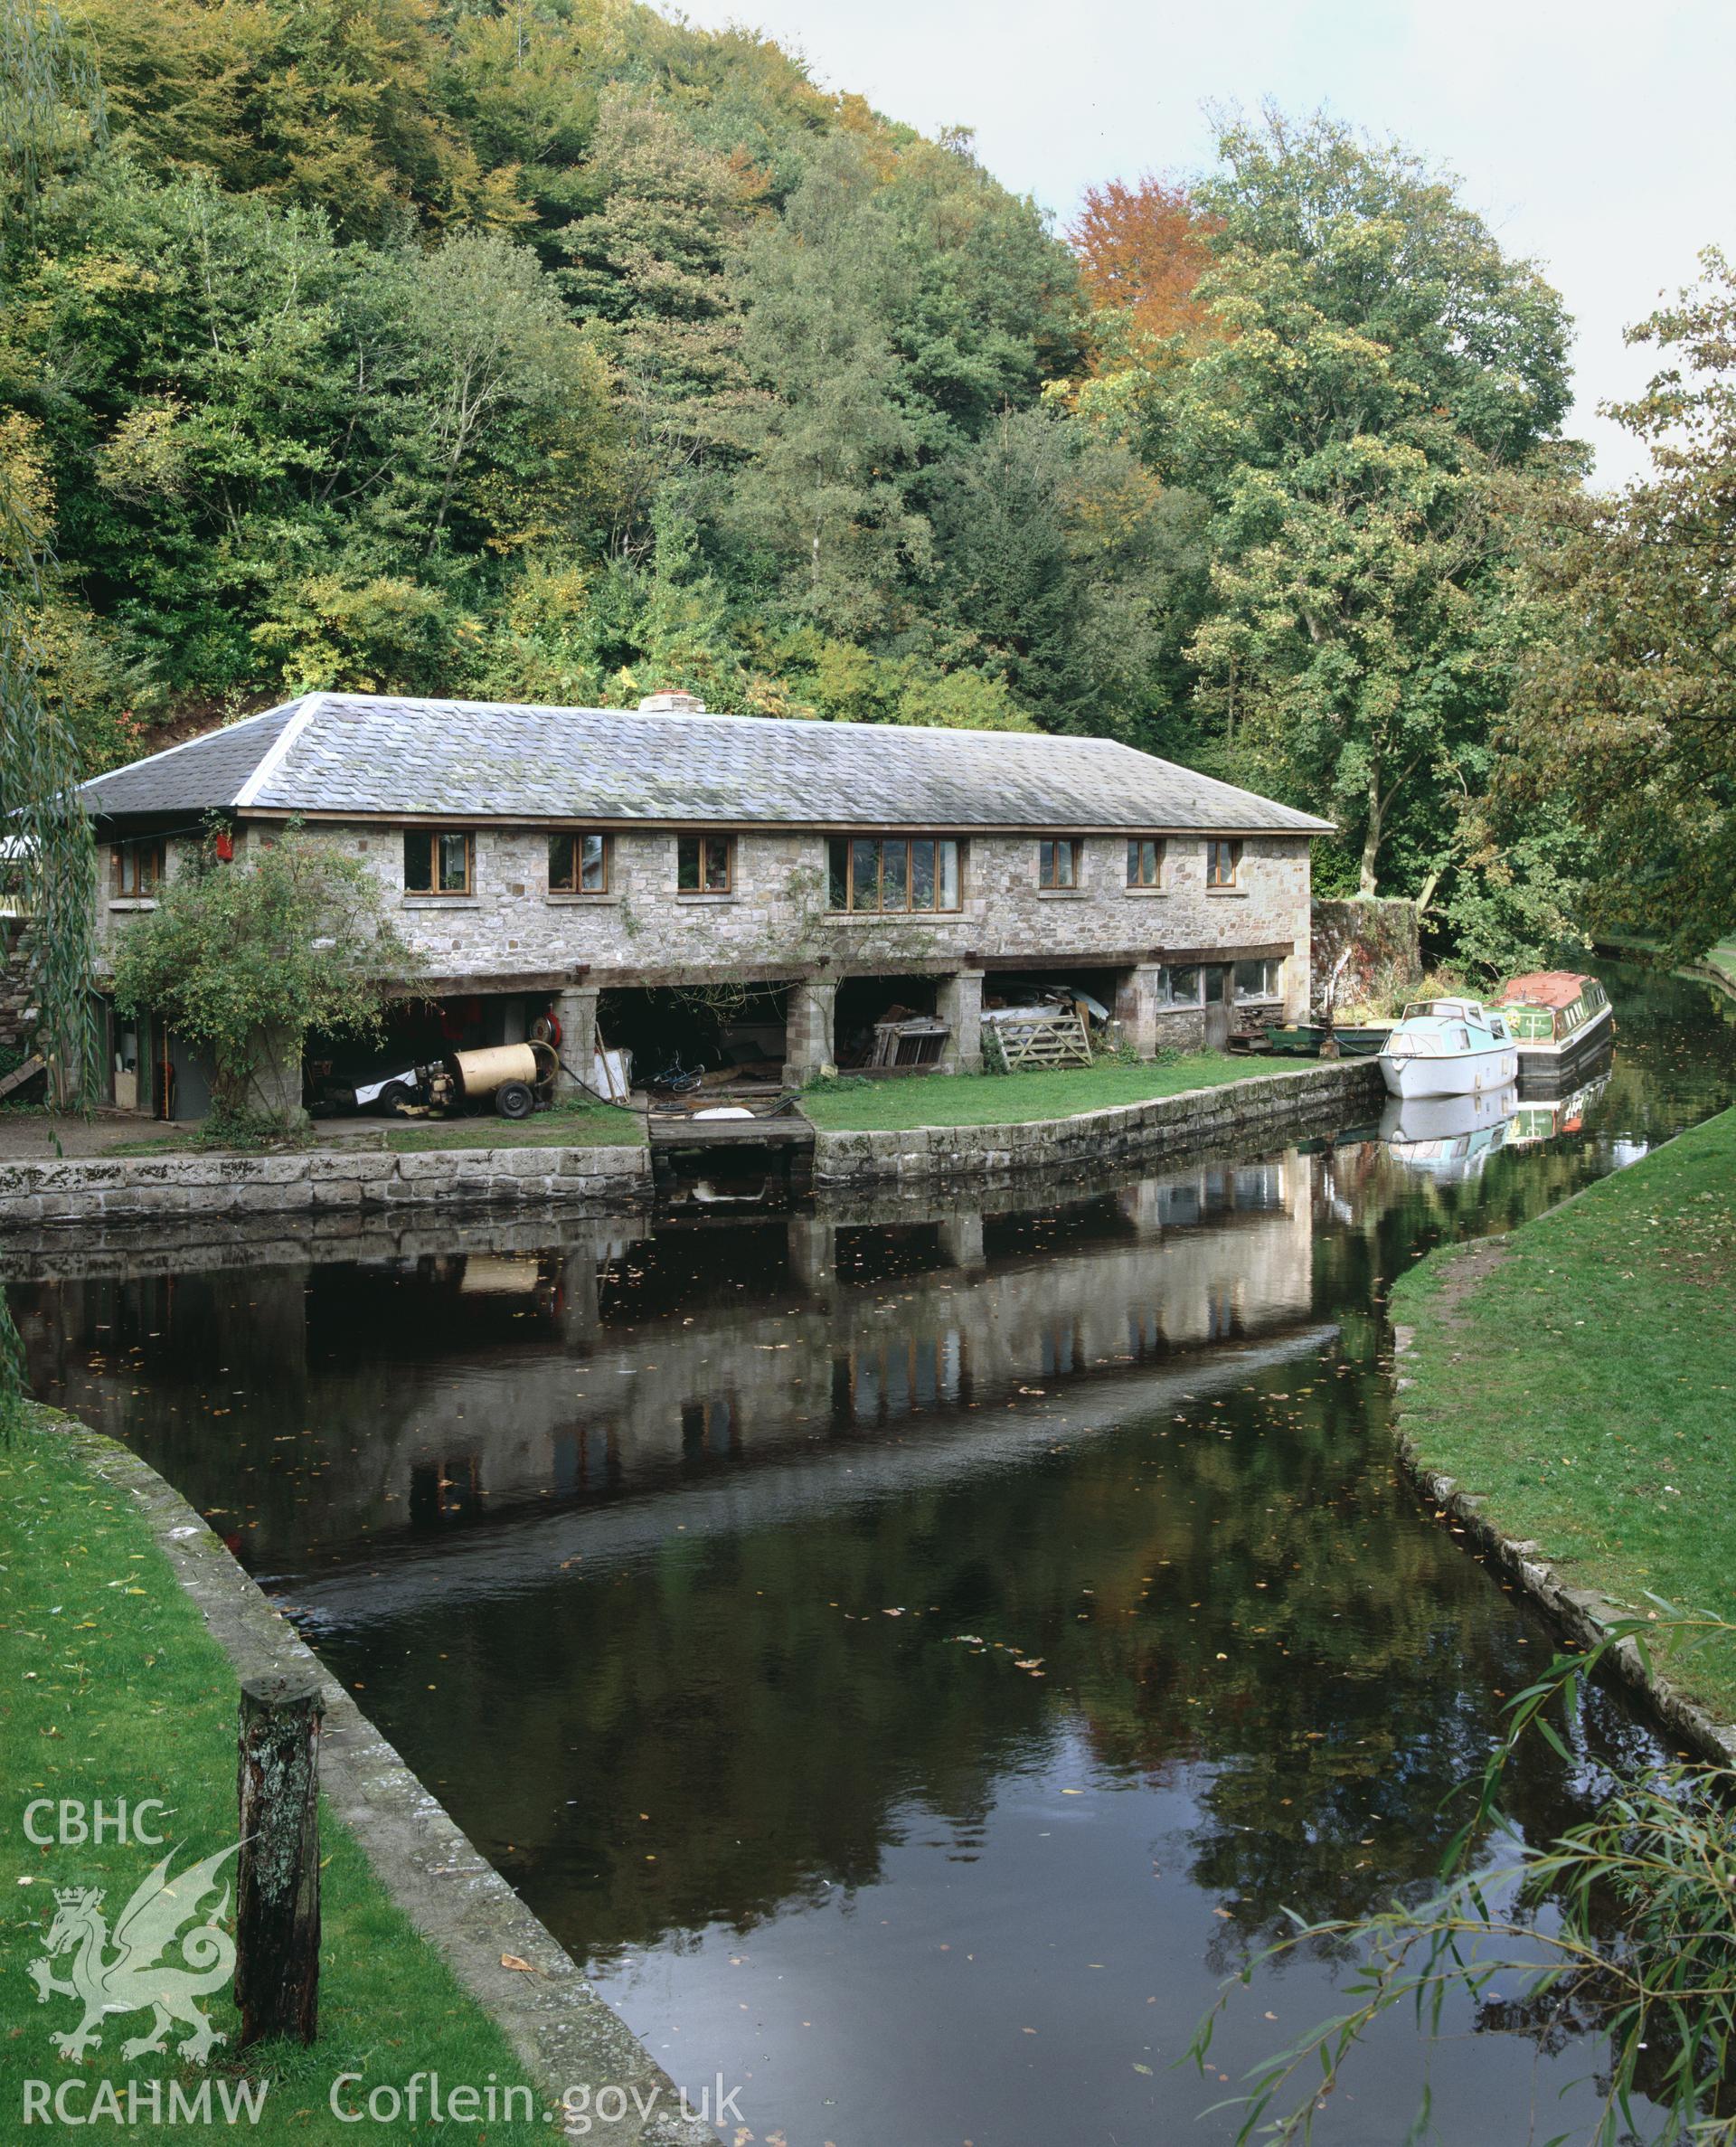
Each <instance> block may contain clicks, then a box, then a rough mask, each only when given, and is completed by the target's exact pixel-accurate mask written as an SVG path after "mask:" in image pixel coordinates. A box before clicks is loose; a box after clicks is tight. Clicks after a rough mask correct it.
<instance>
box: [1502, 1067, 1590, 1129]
mask: <svg viewBox="0 0 1736 2147" xmlns="http://www.w3.org/2000/svg"><path fill="white" fill-rule="evenodd" d="M1608 1087H1609V1073H1608V1071H1607V1070H1606V1071H1605V1072H1604V1073H1599V1076H1598V1078H1597V1079H1596V1080H1595V1081H1589V1082H1587V1083H1586V1084H1585V1086H1584V1087H1583V1088H1577V1089H1575V1090H1574V1091H1573V1092H1572V1094H1571V1095H1568V1096H1556V1097H1552V1098H1551V1099H1549V1100H1547V1101H1544V1100H1542V1099H1539V1098H1536V1097H1527V1098H1526V1100H1525V1101H1524V1102H1523V1103H1521V1104H1520V1106H1519V1108H1518V1109H1517V1110H1516V1111H1514V1114H1513V1122H1512V1124H1511V1125H1510V1126H1509V1127H1508V1128H1507V1146H1508V1147H1509V1148H1516V1147H1519V1146H1520V1145H1522V1144H1524V1145H1525V1146H1527V1147H1528V1146H1529V1145H1530V1144H1531V1143H1532V1142H1533V1141H1537V1140H1553V1139H1554V1138H1555V1136H1556V1135H1557V1134H1558V1133H1577V1132H1579V1131H1580V1130H1581V1128H1582V1127H1583V1125H1584V1123H1585V1114H1586V1112H1587V1111H1589V1110H1590V1108H1591V1106H1592V1104H1593V1103H1595V1102H1597V1100H1598V1098H1599V1096H1600V1095H1602V1093H1603V1092H1604V1090H1605V1089H1607V1088H1608Z"/></svg>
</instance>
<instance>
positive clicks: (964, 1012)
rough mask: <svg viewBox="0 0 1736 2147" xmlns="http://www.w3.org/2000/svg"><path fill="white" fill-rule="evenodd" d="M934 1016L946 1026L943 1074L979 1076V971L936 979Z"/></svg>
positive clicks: (967, 971)
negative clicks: (975, 1074) (936, 990)
mask: <svg viewBox="0 0 1736 2147" xmlns="http://www.w3.org/2000/svg"><path fill="white" fill-rule="evenodd" d="M934 1010H935V1012H936V1014H937V1015H938V1016H939V1018H940V1019H941V1020H942V1021H944V1022H945V1023H947V1024H948V1031H947V1041H946V1043H945V1045H944V1046H943V1047H942V1049H941V1054H940V1071H941V1072H942V1073H981V1072H982V1070H983V972H982V971H981V970H980V969H959V970H958V971H957V972H956V973H955V974H954V975H952V976H950V977H943V978H942V979H940V988H939V992H938V993H937V994H936V995H935V1008H934Z"/></svg>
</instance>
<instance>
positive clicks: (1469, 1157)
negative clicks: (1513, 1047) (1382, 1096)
mask: <svg viewBox="0 0 1736 2147" xmlns="http://www.w3.org/2000/svg"><path fill="white" fill-rule="evenodd" d="M1518 1095H1519V1092H1518V1090H1517V1088H1516V1087H1515V1086H1514V1083H1512V1082H1508V1083H1506V1085H1505V1087H1502V1088H1498V1089H1485V1090H1484V1091H1483V1092H1481V1093H1480V1094H1478V1095H1472V1096H1394V1097H1392V1099H1391V1100H1390V1101H1389V1102H1388V1103H1387V1106H1386V1109H1385V1111H1383V1112H1382V1115H1381V1139H1382V1140H1383V1141H1384V1142H1385V1143H1386V1146H1387V1148H1388V1149H1389V1151H1390V1152H1391V1153H1392V1155H1393V1156H1394V1157H1395V1158H1396V1159H1398V1161H1400V1162H1401V1163H1403V1164H1406V1165H1407V1166H1409V1168H1411V1169H1413V1170H1426V1171H1427V1172H1428V1173H1429V1176H1430V1177H1431V1178H1475V1177H1476V1176H1477V1172H1478V1171H1479V1170H1481V1169H1482V1168H1483V1166H1484V1164H1485V1163H1486V1161H1487V1160H1488V1159H1489V1158H1490V1157H1491V1156H1492V1155H1493V1154H1494V1153H1495V1149H1498V1148H1504V1147H1505V1145H1506V1142H1507V1140H1508V1138H1509V1135H1508V1125H1509V1121H1510V1120H1511V1118H1512V1115H1513V1112H1514V1108H1515V1106H1516V1104H1517V1102H1518Z"/></svg>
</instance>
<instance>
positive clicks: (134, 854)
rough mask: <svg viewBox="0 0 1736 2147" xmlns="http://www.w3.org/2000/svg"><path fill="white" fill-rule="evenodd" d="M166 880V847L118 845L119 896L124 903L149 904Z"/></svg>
mask: <svg viewBox="0 0 1736 2147" xmlns="http://www.w3.org/2000/svg"><path fill="white" fill-rule="evenodd" d="M162 878H163V845H162V844H161V843H160V842H120V843H117V844H116V845H115V893H116V894H117V895H118V896H119V897H120V898H121V899H122V900H123V901H148V900H150V899H151V898H152V897H153V896H155V894H156V890H157V888H158V886H159V885H160V884H161V882H162Z"/></svg>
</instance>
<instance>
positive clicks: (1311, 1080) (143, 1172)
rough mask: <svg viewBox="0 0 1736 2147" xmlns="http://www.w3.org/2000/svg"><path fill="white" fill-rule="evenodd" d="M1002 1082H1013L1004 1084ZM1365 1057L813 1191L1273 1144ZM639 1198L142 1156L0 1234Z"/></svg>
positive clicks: (627, 1166)
mask: <svg viewBox="0 0 1736 2147" xmlns="http://www.w3.org/2000/svg"><path fill="white" fill-rule="evenodd" d="M1008 1078H1009V1079H1013V1080H1016V1079H1017V1078H1018V1077H1017V1075H1016V1074H1014V1075H1010V1076H1009V1077H1008ZM1381 1094H1382V1084H1381V1075H1380V1069H1379V1067H1378V1066H1377V1065H1376V1064H1375V1063H1374V1062H1373V1060H1372V1059H1347V1060H1342V1061H1340V1062H1339V1063H1337V1064H1329V1065H1310V1066H1303V1067H1300V1068H1298V1069H1296V1070H1295V1071H1291V1072H1285V1073H1270V1074H1264V1075H1254V1076H1252V1077H1250V1079H1249V1080H1246V1081H1239V1082H1227V1083H1224V1084H1223V1085H1222V1087H1219V1088H1210V1089H1190V1090H1187V1091H1185V1092H1184V1093H1182V1094H1180V1095H1175V1096H1161V1097H1157V1098H1155V1099H1154V1100H1152V1101H1150V1102H1143V1103H1127V1104H1121V1105H1118V1106H1117V1107H1115V1108H1114V1109H1112V1110H1108V1111H1084V1112H1082V1113H1080V1115H1079V1116H1078V1117H1076V1118H1061V1119H1043V1120H1039V1121H1036V1122H1035V1123H1033V1124H1031V1125H1023V1126H926V1127H917V1128H914V1129H912V1130H908V1131H905V1132H899V1133H827V1132H820V1133H816V1136H815V1183H816V1186H822V1187H834V1186H876V1185H879V1186H885V1185H892V1186H900V1187H907V1186H915V1185H921V1184H923V1183H932V1184H946V1183H950V1182H954V1181H960V1180H962V1181H966V1182H968V1181H971V1180H979V1181H980V1180H985V1179H990V1180H992V1179H995V1178H1014V1177H1023V1176H1024V1175H1025V1174H1026V1173H1028V1172H1033V1171H1042V1170H1050V1169H1058V1170H1079V1169H1080V1168H1089V1167H1090V1166H1092V1165H1100V1164H1102V1163H1103V1162H1105V1161H1108V1160H1111V1159H1118V1158H1122V1157H1126V1158H1127V1159H1136V1158H1137V1159H1146V1158H1156V1157H1161V1156H1165V1155H1172V1154H1175V1153H1178V1152H1182V1151H1191V1150H1194V1149H1201V1148H1205V1147H1208V1146H1221V1145H1222V1144H1224V1143H1226V1142H1241V1141H1244V1140H1247V1139H1248V1138H1249V1137H1252V1138H1255V1139H1257V1140H1271V1141H1273V1142H1279V1141H1282V1140H1288V1139H1289V1138H1290V1137H1291V1136H1292V1135H1293V1134H1295V1133H1297V1132H1299V1131H1303V1130H1327V1129H1330V1128H1331V1127H1334V1126H1336V1125H1343V1124H1344V1123H1346V1122H1349V1121H1354V1120H1355V1119H1356V1118H1358V1117H1359V1116H1361V1115H1364V1114H1369V1115H1372V1114H1373V1112H1374V1111H1378V1109H1379V1107H1380V1102H1381ZM651 1196H652V1177H651V1153H650V1150H649V1149H646V1148H640V1147H637V1146H633V1147H627V1146H622V1147H615V1148H495V1149H486V1148H481V1149H427V1150H422V1151H420V1152H418V1153H414V1154H409V1155H396V1154H392V1153H391V1152H388V1151H385V1150H382V1149H370V1148H354V1149H306V1150H303V1151H300V1152H297V1153H293V1154H288V1155H261V1156H247V1155H222V1154H214V1155H188V1154H175V1155H143V1156H114V1157H92V1158H89V1159H83V1158H80V1159H71V1158H69V1159H64V1160H62V1159H58V1158H54V1159H42V1160H41V1161H34V1160H32V1161H13V1162H0V1233H5V1232H8V1231H21V1230H28V1229H32V1228H33V1227H35V1226H37V1225H55V1226H64V1225H76V1224H90V1223H95V1222H104V1223H109V1222H117V1223H119V1222H130V1221H137V1220H139V1219H142V1218H156V1217H168V1216H184V1217H199V1218H204V1217H211V1218H223V1217H239V1216H243V1215H274V1214H275V1215H292V1214H297V1213H300V1214H309V1213H314V1214H318V1213H330V1212H334V1211H336V1212H343V1211H344V1210H350V1211H354V1212H361V1211H373V1212H377V1211H380V1210H387V1211H391V1210H397V1211H399V1212H405V1211H410V1210H420V1211H422V1212H424V1213H426V1212H428V1211H429V1209H431V1208H433V1207H435V1206H442V1205H443V1206H451V1207H496V1208H497V1207H503V1206H505V1207H528V1206H549V1207H565V1208H570V1209H579V1210H588V1211H590V1212H592V1213H609V1212H617V1213H618V1212H620V1211H621V1210H623V1209H626V1208H630V1207H632V1206H637V1205H640V1204H643V1203H645V1202H646V1201H648V1200H649V1199H650V1198H651Z"/></svg>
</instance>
